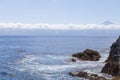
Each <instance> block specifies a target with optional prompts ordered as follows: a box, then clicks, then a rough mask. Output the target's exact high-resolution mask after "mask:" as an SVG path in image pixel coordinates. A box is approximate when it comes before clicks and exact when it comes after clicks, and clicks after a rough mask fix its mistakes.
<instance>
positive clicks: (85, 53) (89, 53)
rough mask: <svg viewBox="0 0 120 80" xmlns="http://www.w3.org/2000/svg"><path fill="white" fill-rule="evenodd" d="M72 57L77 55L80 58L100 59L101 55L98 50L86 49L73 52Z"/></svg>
mask: <svg viewBox="0 0 120 80" xmlns="http://www.w3.org/2000/svg"><path fill="white" fill-rule="evenodd" d="M72 57H76V58H78V59H80V60H88V61H98V60H99V59H100V57H101V56H100V54H99V53H98V52H97V51H94V50H91V49H86V50H85V51H83V52H79V53H75V54H73V55H72Z"/></svg>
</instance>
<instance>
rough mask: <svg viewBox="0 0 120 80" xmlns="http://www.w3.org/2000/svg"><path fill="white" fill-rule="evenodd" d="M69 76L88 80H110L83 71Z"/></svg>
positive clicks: (71, 73)
mask: <svg viewBox="0 0 120 80" xmlns="http://www.w3.org/2000/svg"><path fill="white" fill-rule="evenodd" d="M69 75H71V76H77V77H80V78H84V79H87V80H108V79H106V78H104V77H102V76H99V75H97V74H91V73H87V72H82V71H79V72H70V73H69Z"/></svg>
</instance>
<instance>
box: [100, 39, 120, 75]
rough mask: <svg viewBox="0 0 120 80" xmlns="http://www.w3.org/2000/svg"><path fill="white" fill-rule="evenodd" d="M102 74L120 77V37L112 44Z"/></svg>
mask: <svg viewBox="0 0 120 80" xmlns="http://www.w3.org/2000/svg"><path fill="white" fill-rule="evenodd" d="M101 72H102V73H107V74H110V75H112V76H120V37H119V38H118V39H117V40H116V42H114V43H113V44H112V46H111V50H110V53H109V57H108V59H107V60H106V64H105V66H104V67H103V69H102V71H101Z"/></svg>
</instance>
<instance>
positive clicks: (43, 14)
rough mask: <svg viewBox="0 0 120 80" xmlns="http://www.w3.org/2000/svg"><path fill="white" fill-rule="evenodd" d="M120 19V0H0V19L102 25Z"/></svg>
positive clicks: (116, 21)
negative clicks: (107, 21)
mask: <svg viewBox="0 0 120 80" xmlns="http://www.w3.org/2000/svg"><path fill="white" fill-rule="evenodd" d="M106 20H109V21H113V22H114V23H116V24H119V22H120V0H0V22H13V23H16V22H21V23H48V24H71V23H72V24H92V23H95V24H100V23H102V22H104V21H106Z"/></svg>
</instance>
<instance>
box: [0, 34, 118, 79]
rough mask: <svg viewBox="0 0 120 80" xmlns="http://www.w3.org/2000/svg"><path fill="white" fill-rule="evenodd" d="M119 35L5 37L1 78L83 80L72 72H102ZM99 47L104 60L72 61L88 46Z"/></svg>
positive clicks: (1, 45) (0, 49) (0, 60)
mask: <svg viewBox="0 0 120 80" xmlns="http://www.w3.org/2000/svg"><path fill="white" fill-rule="evenodd" d="M116 38H117V37H111V36H107V37H103V36H36V37H35V36H31V37H30V36H29V37H28V36H2V37H0V80H80V78H77V77H71V76H69V75H68V73H69V72H70V71H75V70H84V71H88V72H92V73H97V74H100V75H102V74H101V73H100V70H101V68H102V67H103V65H104V63H103V61H104V60H105V59H106V58H107V56H108V53H109V48H110V46H111V44H112V43H113V42H114V41H115V39H116ZM87 48H89V49H94V50H98V51H99V52H100V54H101V56H102V58H101V60H100V61H97V62H94V61H77V62H76V63H72V62H70V61H69V59H70V58H71V55H72V54H73V53H76V52H80V51H83V50H85V49H87Z"/></svg>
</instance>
